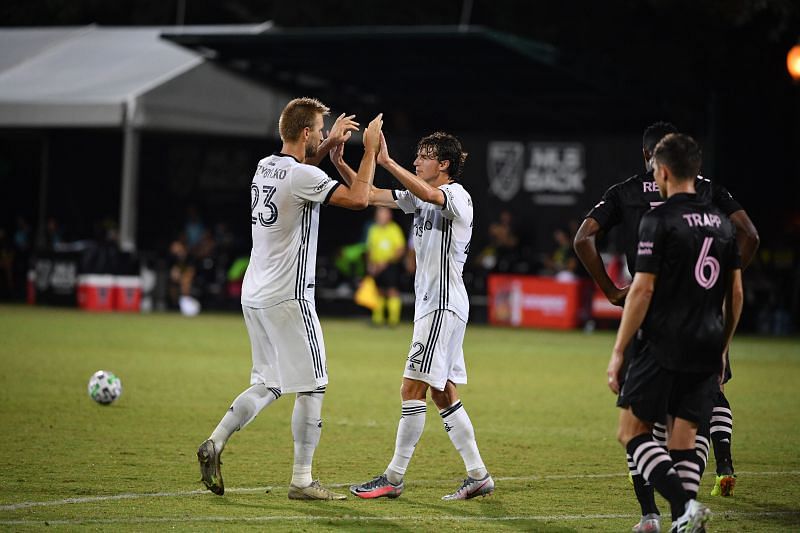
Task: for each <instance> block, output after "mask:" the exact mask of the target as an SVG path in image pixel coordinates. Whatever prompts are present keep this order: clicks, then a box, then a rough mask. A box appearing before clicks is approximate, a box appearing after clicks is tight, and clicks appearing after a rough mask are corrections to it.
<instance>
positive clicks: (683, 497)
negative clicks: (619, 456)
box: [626, 433, 694, 520]
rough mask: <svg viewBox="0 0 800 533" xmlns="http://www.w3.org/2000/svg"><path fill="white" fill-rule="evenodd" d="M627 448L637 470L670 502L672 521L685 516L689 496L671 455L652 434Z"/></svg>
mask: <svg viewBox="0 0 800 533" xmlns="http://www.w3.org/2000/svg"><path fill="white" fill-rule="evenodd" d="M626 448H627V451H628V455H630V456H631V457H633V461H634V463H636V470H638V471H639V473H641V474H642V477H644V479H645V480H647V481H649V482H650V484H652V485H653V486H654V487H655V489H656V490H657V491H658V493H659V494H661V495H662V496H663V497H664V498H666V500H667V501H668V502H669V506H670V508H671V510H672V519H673V520H676V519H677V518H678V517H679V516H681V515H682V514H683V511H684V509H685V507H686V502H688V501H689V496H687V494H686V491H685V490H684V489H683V485H682V484H681V478H680V477H678V473H677V472H676V471H675V468H674V465H673V463H672V458H671V457H670V456H669V453H667V451H666V450H665V449H664V448H662V447H661V446H659V445H658V444H656V442H655V441H654V440H653V437H652V435H651V434H650V433H642V434H641V435H637V436H636V437H634V438H632V439H631V440H630V442H628V445H627V447H626ZM692 451H694V450H692Z"/></svg>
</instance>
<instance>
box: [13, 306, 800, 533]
mask: <svg viewBox="0 0 800 533" xmlns="http://www.w3.org/2000/svg"><path fill="white" fill-rule="evenodd" d="M322 326H323V330H324V333H325V341H326V346H327V352H328V368H329V373H330V384H329V386H328V393H327V394H326V399H325V407H324V409H323V416H324V419H325V429H324V431H323V434H322V441H321V443H320V446H319V448H318V449H317V454H316V456H315V464H314V476H315V477H319V478H320V479H321V480H322V482H323V484H328V485H337V486H339V487H344V486H346V485H347V484H349V483H352V482H360V481H364V480H366V479H368V478H371V477H372V476H373V475H375V474H377V473H380V472H382V471H383V469H384V467H385V466H386V464H387V462H388V461H389V459H390V458H391V455H392V451H393V448H394V438H395V430H396V427H397V420H398V418H399V414H400V400H399V386H400V377H401V373H402V369H403V363H404V358H405V356H406V353H407V348H408V343H409V340H410V334H411V325H410V324H408V323H406V324H403V325H402V326H401V327H399V328H397V329H395V330H378V329H372V328H370V327H369V326H368V325H367V324H366V323H365V322H363V321H358V320H339V319H325V318H323V320H322ZM612 340H613V339H612V333H611V332H597V333H595V334H592V335H586V334H583V333H580V332H569V333H562V332H548V331H518V330H509V329H493V328H488V327H485V326H470V327H469V328H468V329H467V336H466V340H465V353H466V357H467V365H468V370H469V376H470V384H469V385H468V386H465V387H463V388H462V389H461V395H462V399H463V401H464V405H465V406H466V407H467V409H468V411H469V414H470V416H471V418H472V420H473V423H474V425H475V428H476V433H477V437H478V444H479V446H480V449H481V453H482V455H483V458H484V461H485V462H486V464H487V466H488V468H489V469H490V471H491V472H492V474H493V475H494V477H495V479H496V481H497V491H496V493H495V494H494V495H493V496H491V497H489V498H485V499H477V500H471V501H466V502H443V501H441V500H440V497H441V496H442V495H443V494H445V493H446V492H450V491H452V490H454V489H455V488H456V487H457V486H458V484H459V482H460V480H461V479H462V478H463V475H464V473H463V463H462V462H461V459H460V457H459V456H458V454H457V453H456V451H455V450H454V449H453V448H452V445H451V444H450V441H449V439H448V438H447V435H446V433H445V432H444V431H443V430H442V427H441V423H440V419H439V416H438V414H437V412H436V410H435V407H434V406H433V404H432V403H430V402H429V410H428V415H427V427H426V431H425V434H424V435H423V437H422V440H421V441H420V443H419V445H418V446H417V450H416V453H415V456H414V459H413V460H412V463H411V466H410V468H409V471H408V473H407V475H406V491H405V493H404V494H403V496H402V497H401V498H399V499H397V500H385V499H382V500H378V501H362V500H357V499H355V498H350V499H348V500H347V501H343V502H296V501H290V500H288V499H287V497H286V490H287V485H288V482H289V478H290V476H291V463H292V437H291V430H290V426H289V420H290V416H291V408H292V403H293V399H292V398H291V396H284V397H283V398H281V400H280V401H278V402H276V403H275V404H273V405H272V406H270V407H269V408H268V409H266V410H265V411H263V412H262V413H261V415H260V416H259V417H258V418H257V419H256V420H255V421H254V422H253V423H252V424H251V425H250V426H248V427H247V428H246V429H245V430H243V431H242V432H240V433H238V434H236V435H234V436H233V438H232V439H231V440H230V442H229V444H228V447H227V448H226V451H225V454H224V456H223V460H224V466H223V472H224V476H225V483H226V489H227V490H226V494H225V496H224V497H218V496H214V495H212V494H211V493H209V492H205V491H202V490H200V489H201V487H202V486H201V484H200V483H199V482H198V479H199V474H198V468H197V464H196V457H195V451H196V449H197V446H198V445H199V444H200V443H201V442H202V441H203V440H204V439H205V438H206V437H207V436H208V434H209V433H210V432H211V430H212V429H213V427H214V425H215V424H216V423H217V421H218V420H219V418H220V417H221V416H222V415H223V414H224V412H225V409H227V407H228V405H229V404H230V402H231V401H232V400H233V398H234V397H235V396H236V395H237V394H238V393H239V392H240V391H241V390H242V389H244V388H245V387H246V386H247V385H248V380H249V369H250V354H249V342H248V340H247V334H246V331H245V328H244V323H243V320H242V319H241V317H240V316H238V315H236V314H230V315H213V314H206V315H201V316H199V317H197V318H194V319H187V318H184V317H181V316H179V315H177V314H152V315H122V314H104V315H93V314H87V313H83V312H79V311H75V310H59V309H46V308H30V307H25V306H0V361H2V373H0V428H1V429H2V444H3V445H2V447H0V449H1V450H2V454H0V474H1V475H0V528H4V529H9V530H29V529H42V528H43V527H44V526H45V524H47V525H49V526H50V528H56V529H62V530H73V529H98V530H110V529H114V530H137V531H141V530H153V529H158V530H162V529H178V530H187V529H192V530H219V529H226V530H228V529H230V530H238V529H245V528H248V529H252V528H260V529H269V530H270V531H320V530H322V531H327V530H334V529H336V530H339V529H341V530H369V531H375V530H392V531H406V530H407V531H412V530H422V529H428V530H430V529H434V528H437V529H444V528H447V529H457V530H469V531H475V530H486V531H494V530H532V531H583V530H595V531H629V528H630V526H631V525H632V524H633V523H634V522H636V521H637V520H638V511H639V509H638V506H637V504H636V502H635V499H634V496H633V491H632V488H631V487H630V485H629V484H628V481H627V476H626V474H627V472H626V465H625V456H624V451H623V449H622V447H621V446H620V445H619V444H618V443H617V442H616V440H615V430H616V419H617V409H616V408H615V407H614V406H613V400H614V398H613V396H612V394H611V393H610V392H609V391H608V390H607V388H606V385H605V366H606V363H607V359H608V354H609V352H610V347H611V343H612ZM732 358H733V370H734V372H735V379H734V380H733V381H732V382H731V383H730V385H729V387H728V389H727V392H728V396H729V398H730V400H731V403H732V406H733V409H734V416H735V425H734V428H735V429H734V441H733V442H734V461H735V465H736V468H737V471H738V473H739V479H738V485H737V490H736V494H735V496H734V497H732V498H725V499H722V498H711V497H710V496H708V492H709V491H710V490H711V486H712V483H713V473H712V472H711V471H713V461H712V462H711V464H710V465H709V466H710V468H709V473H708V474H707V475H706V476H705V478H704V479H703V486H702V487H701V491H702V492H701V499H702V500H704V501H705V502H706V503H707V504H708V505H709V506H710V507H711V509H712V511H714V513H715V516H714V518H713V519H712V521H711V522H710V524H709V530H712V531H759V532H760V531H785V530H795V531H797V530H800V503H798V490H797V489H795V483H797V482H798V481H800V453H799V452H800V399H798V393H797V388H798V384H799V383H800V342H798V339H797V338H792V339H768V338H754V337H740V338H737V339H736V341H735V346H734V350H733V353H732ZM98 369H106V370H111V371H113V372H115V373H117V375H119V376H120V377H121V379H122V382H123V385H124V393H123V395H122V397H121V398H120V399H119V400H118V401H117V402H116V403H115V404H114V405H112V406H110V407H103V406H100V405H97V404H95V403H94V402H93V401H92V400H91V399H90V398H89V397H88V396H87V393H86V383H87V381H88V379H89V376H90V375H91V374H92V373H93V372H94V371H95V370H98ZM267 488H270V491H269V493H267V492H266V489H267ZM343 490H346V489H343ZM658 501H659V504H660V506H661V510H662V514H663V515H664V516H668V515H669V509H668V506H667V505H666V503H665V502H663V500H661V499H660V498H659V500H658ZM664 525H665V526H667V527H668V525H669V520H668V518H667V519H665V521H664Z"/></svg>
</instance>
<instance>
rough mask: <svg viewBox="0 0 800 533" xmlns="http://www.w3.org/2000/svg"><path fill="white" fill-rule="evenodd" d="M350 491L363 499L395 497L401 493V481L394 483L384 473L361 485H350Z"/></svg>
mask: <svg viewBox="0 0 800 533" xmlns="http://www.w3.org/2000/svg"><path fill="white" fill-rule="evenodd" d="M350 492H352V493H353V494H354V495H355V496H358V497H359V498H364V499H365V500H370V499H373V498H382V497H384V496H385V497H387V498H397V497H398V496H400V495H401V494H403V482H402V481H401V482H400V483H398V484H397V485H395V484H393V483H391V482H390V481H389V480H388V479H387V478H386V474H381V475H380V476H378V477H376V478H375V479H373V480H372V481H367V482H366V483H362V484H361V485H351V486H350Z"/></svg>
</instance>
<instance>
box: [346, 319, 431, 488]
mask: <svg viewBox="0 0 800 533" xmlns="http://www.w3.org/2000/svg"><path fill="white" fill-rule="evenodd" d="M441 329H442V312H441V311H435V312H433V313H428V314H427V315H425V316H423V317H421V318H419V319H418V320H416V321H415V322H414V333H413V335H412V338H411V349H410V351H409V353H408V357H407V359H406V361H405V370H404V372H403V385H402V387H401V389H400V395H401V397H402V401H403V405H402V413H401V416H400V422H399V423H398V425H397V437H396V439H395V450H394V455H393V456H392V460H391V462H390V463H389V466H388V467H387V468H386V471H385V472H384V473H383V474H381V475H379V476H377V477H375V478H374V479H372V480H371V481H367V482H365V483H362V484H360V485H353V486H351V487H350V492H352V493H353V494H355V495H356V496H358V497H360V498H369V499H371V498H379V497H382V496H386V497H389V498H396V497H398V496H399V495H400V494H401V493H402V492H403V487H404V485H403V477H404V476H405V473H406V469H407V468H408V465H409V463H410V461H411V456H412V455H413V454H414V449H415V447H416V445H417V442H419V439H420V437H421V436H422V431H423V430H424V429H425V411H426V406H425V398H426V396H427V392H428V387H429V385H430V382H431V376H430V373H429V367H430V364H431V357H432V354H433V352H432V351H431V350H432V349H433V348H435V346H436V345H437V343H439V342H440V340H439V339H440V336H441ZM442 381H444V378H442ZM440 386H441V385H440Z"/></svg>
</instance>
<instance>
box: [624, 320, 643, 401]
mask: <svg viewBox="0 0 800 533" xmlns="http://www.w3.org/2000/svg"><path fill="white" fill-rule="evenodd" d="M642 344H644V343H643V342H642V341H641V340H640V339H639V332H637V333H636V335H634V336H633V338H632V339H631V341H630V342H629V343H628V346H627V347H626V348H625V352H624V359H623V360H622V367H621V368H620V369H619V390H622V387H623V386H624V385H625V375H626V374H627V373H628V365H630V363H631V361H633V359H634V358H635V357H636V356H637V355H638V354H639V350H640V349H641V347H642Z"/></svg>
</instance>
